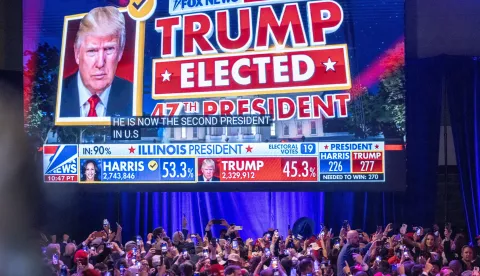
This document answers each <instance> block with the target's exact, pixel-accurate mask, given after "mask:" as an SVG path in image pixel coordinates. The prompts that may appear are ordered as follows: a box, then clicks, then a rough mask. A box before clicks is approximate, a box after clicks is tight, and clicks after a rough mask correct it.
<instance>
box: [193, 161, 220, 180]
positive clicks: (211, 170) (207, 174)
mask: <svg viewBox="0 0 480 276" xmlns="http://www.w3.org/2000/svg"><path fill="white" fill-rule="evenodd" d="M201 171H202V175H200V176H199V177H198V181H200V182H211V181H220V178H218V177H216V176H215V161H213V160H212V159H205V160H203V162H202V166H201Z"/></svg>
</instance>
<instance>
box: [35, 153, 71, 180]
mask: <svg viewBox="0 0 480 276" xmlns="http://www.w3.org/2000/svg"><path fill="white" fill-rule="evenodd" d="M77 158H78V146H77V145H45V146H44V147H43V164H44V175H45V180H46V181H52V182H60V181H62V182H67V181H76V180H77V177H78V166H77Z"/></svg>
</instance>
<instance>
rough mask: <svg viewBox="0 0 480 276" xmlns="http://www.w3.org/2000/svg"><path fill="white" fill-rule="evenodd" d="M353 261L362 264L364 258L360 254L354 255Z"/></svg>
mask: <svg viewBox="0 0 480 276" xmlns="http://www.w3.org/2000/svg"><path fill="white" fill-rule="evenodd" d="M353 259H354V260H355V262H356V263H357V264H362V263H363V257H362V255H360V254H355V253H354V254H353Z"/></svg>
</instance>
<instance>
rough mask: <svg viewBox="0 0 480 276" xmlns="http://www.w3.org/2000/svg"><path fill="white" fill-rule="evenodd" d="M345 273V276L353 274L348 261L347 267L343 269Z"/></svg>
mask: <svg viewBox="0 0 480 276" xmlns="http://www.w3.org/2000/svg"><path fill="white" fill-rule="evenodd" d="M343 272H344V273H345V275H349V274H350V273H352V272H351V271H350V266H349V265H348V262H347V261H345V267H344V268H343Z"/></svg>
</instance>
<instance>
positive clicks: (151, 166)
mask: <svg viewBox="0 0 480 276" xmlns="http://www.w3.org/2000/svg"><path fill="white" fill-rule="evenodd" d="M148 168H149V169H150V170H151V171H152V172H153V171H155V170H156V169H157V168H158V163H157V162H156V161H155V160H151V161H150V162H148Z"/></svg>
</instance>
